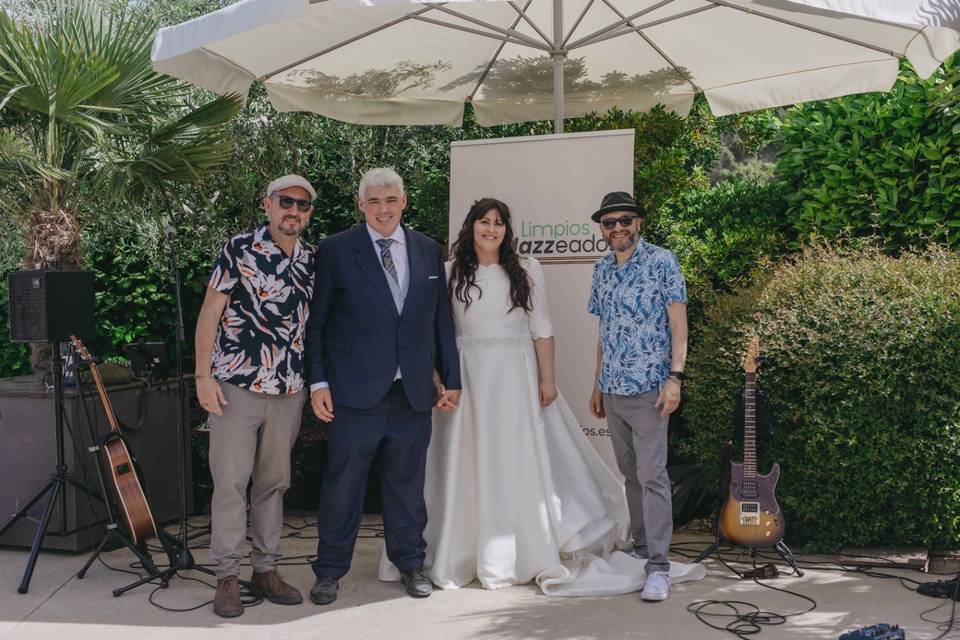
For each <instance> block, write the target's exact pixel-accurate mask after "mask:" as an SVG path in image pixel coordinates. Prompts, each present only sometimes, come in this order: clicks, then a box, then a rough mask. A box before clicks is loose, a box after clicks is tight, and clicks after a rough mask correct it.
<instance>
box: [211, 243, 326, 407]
mask: <svg viewBox="0 0 960 640" xmlns="http://www.w3.org/2000/svg"><path fill="white" fill-rule="evenodd" d="M313 259H314V253H313V248H312V247H311V246H310V245H309V244H307V243H306V242H304V241H303V240H298V242H297V244H296V247H295V248H294V250H293V255H291V256H287V254H286V253H284V252H283V249H281V248H280V246H279V245H277V244H276V243H275V242H274V241H273V238H271V237H270V230H269V228H268V226H267V225H263V226H262V227H260V228H259V229H257V230H255V231H253V232H251V233H244V234H241V235H238V236H234V237H232V238H230V239H229V240H227V242H226V244H224V246H223V250H222V251H221V252H220V257H219V258H217V262H216V263H215V264H214V266H213V273H212V274H211V275H210V280H209V282H208V284H209V285H210V286H211V287H213V288H214V289H216V290H217V291H219V292H221V293H225V294H227V295H229V296H230V300H229V301H228V302H227V306H226V309H225V310H224V312H223V316H222V317H221V318H220V327H219V330H218V331H217V340H216V343H215V344H214V348H213V355H212V357H211V374H212V375H213V377H214V378H216V379H218V380H223V381H225V382H229V383H230V384H234V385H236V386H238V387H243V388H244V389H248V390H250V391H255V392H258V393H268V394H272V395H290V394H294V393H297V392H298V391H300V390H301V389H303V387H304V370H303V360H304V358H303V334H304V331H305V329H306V326H307V317H308V315H309V313H310V298H311V296H312V295H313V280H314V273H313Z"/></svg>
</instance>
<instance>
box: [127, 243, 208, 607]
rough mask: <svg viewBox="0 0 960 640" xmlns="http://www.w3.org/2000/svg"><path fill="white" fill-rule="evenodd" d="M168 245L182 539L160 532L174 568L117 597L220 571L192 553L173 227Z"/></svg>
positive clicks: (181, 336)
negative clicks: (155, 582) (154, 582)
mask: <svg viewBox="0 0 960 640" xmlns="http://www.w3.org/2000/svg"><path fill="white" fill-rule="evenodd" d="M165 235H166V238H167V245H168V246H169V249H170V273H171V275H172V276H173V296H174V317H173V324H174V327H175V328H176V343H175V349H174V357H175V359H176V361H177V471H178V476H179V483H180V487H179V488H180V538H179V539H177V538H175V537H174V536H172V535H171V534H169V533H168V532H166V531H163V530H160V532H159V536H160V542H161V544H163V547H164V550H165V551H166V553H167V556H169V558H170V566H169V567H167V568H166V569H164V570H163V571H161V572H160V573H159V575H148V576H147V577H145V578H143V579H141V580H138V581H137V582H134V583H133V584H130V585H127V586H126V587H123V588H122V589H117V590H115V591H114V592H113V595H114V596H119V595H122V594H123V593H124V592H126V591H129V590H130V589H133V588H135V587H139V586H140V585H142V584H146V583H147V582H150V581H152V580H155V579H157V578H159V579H160V584H161V585H162V586H164V587H165V586H166V585H167V582H168V581H169V579H170V577H171V576H174V575H177V574H178V573H179V572H181V571H200V572H202V573H206V574H207V575H211V576H215V575H216V572H214V571H212V570H211V569H208V568H207V567H204V566H202V565H199V564H197V563H196V561H195V560H194V559H193V554H192V553H190V540H189V537H188V536H187V472H186V462H185V460H184V457H185V454H184V450H185V448H186V438H185V436H184V429H185V427H186V424H187V420H186V419H185V413H186V406H187V405H186V399H187V393H186V384H185V383H184V380H183V349H182V343H183V341H184V340H185V339H186V338H185V336H184V329H183V305H182V304H181V302H180V267H179V265H178V264H177V230H176V229H174V228H173V227H167V229H166V230H165Z"/></svg>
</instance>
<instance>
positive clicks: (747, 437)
mask: <svg viewBox="0 0 960 640" xmlns="http://www.w3.org/2000/svg"><path fill="white" fill-rule="evenodd" d="M744 375H745V378H746V381H745V388H746V394H745V395H746V397H745V398H744V404H743V490H744V493H745V494H746V495H750V496H755V495H757V374H756V373H747V374H744Z"/></svg>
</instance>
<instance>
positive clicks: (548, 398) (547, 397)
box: [540, 381, 557, 407]
mask: <svg viewBox="0 0 960 640" xmlns="http://www.w3.org/2000/svg"><path fill="white" fill-rule="evenodd" d="M556 399H557V385H556V384H554V383H553V382H549V381H541V382H540V406H541V407H548V406H550V404H551V403H552V402H553V401H554V400H556Z"/></svg>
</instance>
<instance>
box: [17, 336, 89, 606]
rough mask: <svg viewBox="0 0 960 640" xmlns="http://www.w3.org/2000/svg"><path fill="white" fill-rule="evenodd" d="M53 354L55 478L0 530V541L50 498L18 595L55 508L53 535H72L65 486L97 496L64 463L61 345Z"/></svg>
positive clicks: (26, 587)
mask: <svg viewBox="0 0 960 640" xmlns="http://www.w3.org/2000/svg"><path fill="white" fill-rule="evenodd" d="M50 345H51V347H52V349H53V354H52V356H51V365H50V368H51V371H52V373H53V402H54V414H55V422H56V430H57V431H56V441H57V466H56V469H55V470H54V473H53V475H52V476H50V482H48V483H47V485H46V486H45V487H44V488H43V489H41V490H40V491H39V493H37V495H35V496H33V497H32V498H31V499H30V500H29V501H28V502H27V504H25V505H24V506H23V508H22V509H20V511H18V512H17V513H16V514H14V516H13V517H12V518H11V519H10V520H9V521H8V522H7V523H6V524H5V525H3V527H2V528H0V537H2V536H3V535H4V534H5V533H6V532H7V531H9V530H10V529H11V528H13V526H14V525H15V524H16V523H17V522H19V521H20V520H21V519H24V518H26V517H27V512H28V511H30V509H31V508H33V505H35V504H37V503H38V502H40V500H42V499H43V498H44V496H47V504H46V506H45V507H44V509H43V515H42V516H41V517H40V523H39V524H38V525H37V532H36V534H35V535H34V537H33V544H32V545H31V546H30V555H29V556H28V558H27V566H26V568H25V569H24V570H23V577H22V578H21V580H20V586H19V587H17V592H18V593H27V591H28V590H29V589H30V579H31V578H32V577H33V570H34V567H36V564H37V557H38V556H39V555H40V547H41V546H42V545H43V539H44V538H45V537H46V536H47V528H48V527H49V526H50V517H51V516H52V515H53V510H54V508H57V507H58V508H59V511H60V528H59V530H58V531H56V532H54V533H53V534H51V535H61V536H65V535H69V531H67V502H66V493H65V491H66V485H68V484H69V485H71V486H73V487H75V488H76V489H78V490H80V491H83V492H84V493H86V494H87V495H88V496H94V495H95V494H94V493H93V492H92V491H91V490H90V489H89V488H88V487H86V486H85V485H83V484H82V483H81V482H79V481H78V480H77V479H76V478H74V477H73V475H71V474H70V473H68V472H67V463H66V461H65V459H64V447H63V414H64V409H63V404H64V403H63V371H62V363H61V360H60V343H59V342H51V343H50Z"/></svg>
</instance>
